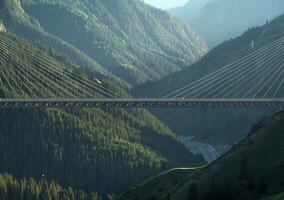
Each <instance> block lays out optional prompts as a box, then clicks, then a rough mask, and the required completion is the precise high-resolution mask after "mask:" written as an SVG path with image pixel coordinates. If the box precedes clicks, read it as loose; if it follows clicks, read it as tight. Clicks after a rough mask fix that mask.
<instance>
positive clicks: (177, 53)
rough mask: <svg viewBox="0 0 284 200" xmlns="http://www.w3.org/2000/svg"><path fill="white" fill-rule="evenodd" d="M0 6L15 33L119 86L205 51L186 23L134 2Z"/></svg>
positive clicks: (26, 0) (27, 0)
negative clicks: (51, 49)
mask: <svg viewBox="0 0 284 200" xmlns="http://www.w3.org/2000/svg"><path fill="white" fill-rule="evenodd" d="M0 8H1V11H0V13H1V16H2V17H3V21H4V23H5V24H6V26H7V28H9V29H10V30H11V31H12V32H14V33H15V34H17V35H19V36H22V37H25V38H27V39H29V40H32V41H33V42H38V43H40V44H41V45H44V46H47V47H52V48H54V49H56V50H57V51H60V52H64V53H66V54H67V55H69V56H70V57H71V58H72V59H73V60H75V61H76V62H77V63H78V64H80V65H82V66H84V67H86V68H88V69H89V70H92V71H95V72H97V73H98V76H100V77H102V78H104V77H108V78H112V79H114V80H116V81H117V82H120V83H121V84H122V85H124V86H131V85H136V84H141V83H144V82H146V81H150V80H157V79H160V78H162V77H165V76H166V75H169V74H171V73H172V72H175V71H178V70H181V69H184V68H186V67H188V66H189V65H190V64H192V63H194V62H195V61H196V60H197V59H198V58H199V57H201V56H202V55H204V54H205V53H206V51H207V48H206V45H205V44H204V43H203V42H202V40H201V39H200V38H199V36H198V35H197V34H195V33H194V32H193V31H192V30H191V29H190V28H189V26H187V25H185V24H183V23H181V22H180V21H179V20H178V19H177V18H175V17H173V16H171V15H169V14H168V13H166V12H165V11H162V10H158V9H155V8H153V7H150V6H148V5H146V4H144V3H142V2H141V1H139V0H129V1H125V0H107V1H105V0H95V1H90V0H83V1H75V0H63V1H62V0H60V1H59V0H58V1H54V0H39V1H31V0H4V1H3V2H2V6H0Z"/></svg>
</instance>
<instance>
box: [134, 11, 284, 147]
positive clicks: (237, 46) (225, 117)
mask: <svg viewBox="0 0 284 200" xmlns="http://www.w3.org/2000/svg"><path fill="white" fill-rule="evenodd" d="M283 35H284V16H283V15H282V16H279V17H278V18H276V19H275V20H273V21H271V22H270V23H267V24H266V25H264V26H261V27H257V28H252V29H250V30H248V31H247V32H246V33H244V34H243V35H241V36H239V37H238V38H236V39H232V40H230V41H227V42H224V43H222V44H220V45H218V46H217V47H215V48H213V49H212V50H211V51H210V52H209V53H208V54H206V55H205V56H204V57H203V58H202V59H201V60H200V61H199V62H197V63H196V64H194V65H192V66H191V67H190V68H188V69H185V70H183V71H181V72H177V73H175V74H173V75H171V76H169V77H167V78H165V79H163V80H161V81H157V82H153V83H147V84H145V85H143V86H142V87H138V88H136V89H135V90H134V91H133V94H134V95H136V96H150V97H153V96H164V95H166V94H168V93H170V92H172V91H175V90H177V89H179V88H181V87H183V86H185V85H188V84H189V83H191V82H193V81H195V80H198V79H200V78H202V77H204V76H206V75H207V74H210V73H211V72H214V71H216V70H218V69H220V68H221V67H224V66H226V65H228V64H229V63H231V62H233V61H236V60H238V59H239V58H242V57H244V56H245V55H248V54H249V53H251V52H253V51H256V50H257V49H259V48H261V47H263V46H265V45H267V44H269V43H271V42H273V41H275V40H277V39H279V38H280V37H282V36H283ZM252 41H253V42H254V48H252ZM273 111H275V110H265V109H256V110H249V109H244V110H237V111H234V110H206V109H204V110H195V111H193V112H192V111H186V110H183V111H181V110H178V111H176V112H173V111H172V110H169V111H165V112H160V111H158V112H157V113H158V115H159V116H160V118H161V119H163V120H164V121H166V122H167V124H168V125H169V126H170V127H171V128H172V129H173V130H174V131H175V132H176V133H182V134H186V135H189V134H192V135H195V136H197V137H199V139H202V140H207V141H208V140H209V141H211V140H213V141H214V142H216V141H222V142H223V143H231V144H234V143H236V142H238V141H239V140H240V139H241V138H242V137H243V136H244V135H245V134H246V132H248V130H249V128H250V125H251V124H252V123H255V122H257V121H258V120H260V119H261V118H263V117H265V116H267V115H269V114H271V113H272V112H273ZM169 113H170V114H169ZM204 113H206V115H204ZM216 124H218V126H217V125H216Z"/></svg>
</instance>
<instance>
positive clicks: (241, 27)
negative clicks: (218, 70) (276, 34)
mask: <svg viewBox="0 0 284 200" xmlns="http://www.w3.org/2000/svg"><path fill="white" fill-rule="evenodd" d="M196 5H197V6H196ZM196 7H197V11H196V10H195V11H194V12H193V11H192V10H194V9H196ZM200 7H201V8H200ZM283 12H284V2H283V1H282V0H270V1H267V0H239V1H235V0H211V1H205V0H203V1H201V3H195V0H193V1H192V2H191V1H190V2H189V3H188V4H187V5H186V6H185V7H183V8H180V9H178V10H174V13H175V14H176V15H177V16H179V17H181V19H183V20H184V21H186V22H187V23H188V24H190V26H191V27H192V28H193V30H195V31H196V32H197V33H198V34H200V36H201V37H202V38H203V39H204V40H205V42H206V44H207V45H208V46H209V47H210V48H212V47H215V46H216V45H218V44H220V43H221V42H223V41H225V40H228V39H231V38H234V37H236V36H238V35H240V34H242V33H243V32H244V31H246V30H247V29H248V28H251V27H255V26H258V25H263V24H265V22H266V21H268V20H271V19H273V18H274V17H276V16H278V15H280V14H282V13H283ZM184 13H187V14H184Z"/></svg>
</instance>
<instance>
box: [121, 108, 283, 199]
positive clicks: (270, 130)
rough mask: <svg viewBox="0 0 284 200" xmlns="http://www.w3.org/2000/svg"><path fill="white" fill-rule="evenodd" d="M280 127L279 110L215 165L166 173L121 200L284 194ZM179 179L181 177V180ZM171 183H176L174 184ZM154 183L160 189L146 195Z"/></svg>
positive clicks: (246, 196)
mask: <svg viewBox="0 0 284 200" xmlns="http://www.w3.org/2000/svg"><path fill="white" fill-rule="evenodd" d="M283 124H284V112H283V111H282V112H279V113H277V114H275V115H273V116H272V117H269V118H267V119H264V120H262V121H261V122H259V123H257V124H256V125H254V126H253V128H252V130H251V132H250V133H249V134H248V136H247V138H246V139H245V140H243V141H242V142H241V143H239V144H237V145H235V146H234V147H233V148H232V150H231V151H229V152H228V153H227V154H225V155H224V156H222V157H221V158H219V159H218V160H217V161H215V162H214V163H212V164H210V165H208V166H206V167H203V168H199V169H195V170H192V169H187V170H186V169H180V170H174V173H173V172H172V171H170V172H166V173H164V174H162V175H160V176H158V177H156V178H155V179H152V180H149V181H148V182H146V183H145V184H144V185H142V186H140V187H138V188H134V189H133V190H132V191H130V192H128V193H125V194H124V195H122V196H121V199H123V200H127V199H133V196H135V194H136V192H137V191H138V190H139V191H140V192H139V193H138V194H145V196H139V195H138V196H136V199H141V200H143V199H149V198H151V199H154V198H155V199H171V200H183V199H190V200H196V199H199V200H215V199H216V200H217V199H232V200H234V199H248V200H250V199H262V198H265V197H268V196H271V195H275V194H279V193H280V192H283V191H284V184H283V183H284V173H283V172H284V171H283V167H284V159H283V158H284V157H283V155H284V148H283V145H282V143H283V141H284V135H283V131H284V125H283ZM181 176H182V177H184V179H183V180H182V181H181V180H180V177H181ZM164 177H168V178H169V179H165V178H164ZM171 180H177V182H176V183H177V184H173V183H174V182H172V181H171ZM153 181H155V185H159V186H160V187H158V188H159V189H158V190H155V189H156V188H154V189H153V191H151V192H145V189H147V188H148V187H149V186H150V185H151V184H153ZM164 183H165V184H164ZM143 191H144V192H143ZM148 194H149V195H148ZM278 196H282V195H278ZM140 197H141V198H140ZM275 197H277V196H274V197H273V196H272V197H271V199H273V198H275ZM268 199H269V198H268Z"/></svg>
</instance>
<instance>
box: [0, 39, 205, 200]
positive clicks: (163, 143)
mask: <svg viewBox="0 0 284 200" xmlns="http://www.w3.org/2000/svg"><path fill="white" fill-rule="evenodd" d="M0 34H1V36H5V37H10V39H11V40H13V41H14V42H16V43H19V44H21V46H22V45H24V44H25V47H26V48H28V49H29V51H33V52H34V56H36V55H38V56H39V55H40V56H47V58H49V59H50V60H52V62H54V63H55V64H57V65H58V66H62V67H64V66H65V65H67V66H69V67H66V66H65V67H66V68H67V69H70V70H71V69H72V68H76V67H79V66H77V65H74V63H73V64H72V62H71V61H72V60H70V59H69V58H68V57H66V56H61V55H57V54H56V53H55V52H54V51H51V52H52V53H51V54H48V53H47V52H42V51H41V50H39V49H38V48H37V47H35V46H33V45H30V44H29V43H26V42H23V41H21V40H20V39H18V38H15V37H12V36H10V34H8V33H0ZM1 40H2V39H1ZM11 44H12V43H11ZM12 51H16V53H15V52H14V53H13V52H12ZM26 52H28V51H23V49H18V50H11V49H7V48H6V46H5V45H1V46H0V66H1V71H0V73H2V74H1V77H6V79H4V78H1V80H3V81H2V82H1V87H0V91H1V92H0V95H1V97H4V96H5V94H6V93H7V92H10V94H11V95H14V97H15V98H17V97H19V96H18V95H19V94H18V92H20V91H19V90H18V88H13V87H12V85H11V84H9V82H10V81H15V79H16V78H15V76H14V74H13V73H12V72H11V70H8V69H9V68H11V69H12V68H14V66H20V67H21V68H25V67H27V65H25V64H24V63H29V64H30V65H29V67H36V66H33V65H36V62H35V61H34V60H33V59H34V58H35V57H29V56H27V55H25V53H26ZM6 54H7V55H6ZM9 57H11V58H12V59H9ZM4 69H6V70H4ZM79 69H80V68H79ZM3 73H4V74H5V75H3ZM18 73H19V72H18ZM81 73H83V72H81ZM30 81H32V80H31V79H30ZM18 84H27V83H24V82H21V83H18ZM102 84H103V85H105V87H109V88H110V87H111V89H112V90H115V91H116V92H118V93H120V94H123V93H121V91H122V89H120V88H118V87H117V86H114V84H111V83H110V82H109V81H108V82H103V83H102ZM12 97H13V96H12ZM0 127H1V129H0V149H1V151H0V152H1V153H0V154H1V155H0V173H9V174H11V175H13V176H15V177H16V178H17V179H24V178H26V179H30V178H34V179H35V180H36V181H39V180H40V179H42V178H43V177H42V176H43V175H44V179H46V180H47V181H48V182H52V181H55V182H57V183H58V184H60V185H62V187H64V188H67V187H69V186H71V187H72V188H73V190H74V191H75V190H83V191H85V192H87V193H88V194H90V193H93V192H98V193H99V195H102V196H105V195H107V194H119V193H121V192H123V191H126V190H128V189H129V188H130V187H131V186H134V185H135V184H138V183H139V182H141V181H143V180H145V179H146V178H147V177H150V176H153V175H155V174H157V173H159V172H161V171H163V170H165V169H169V168H171V167H175V166H188V165H193V166H194V165H199V164H202V163H204V159H203V158H202V157H201V156H200V155H193V154H191V153H190V152H188V150H187V149H186V148H185V147H184V146H183V145H182V144H181V143H179V142H178V141H177V140H176V139H175V136H174V134H173V133H172V132H171V130H170V129H169V128H167V127H166V126H165V125H164V124H163V123H162V122H160V121H158V120H157V119H156V118H155V117H154V116H153V115H151V114H150V113H149V112H147V111H145V110H142V109H128V110H122V109H114V110H111V109H82V108H77V109H75V108H74V109H71V108H70V109H64V110H63V109H52V108H50V109H28V108H27V109H12V108H11V109H9V108H7V109H1V112H0ZM0 188H1V187H0ZM15 189H16V188H15ZM0 194H2V193H1V192H0ZM30 195H32V194H30Z"/></svg>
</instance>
